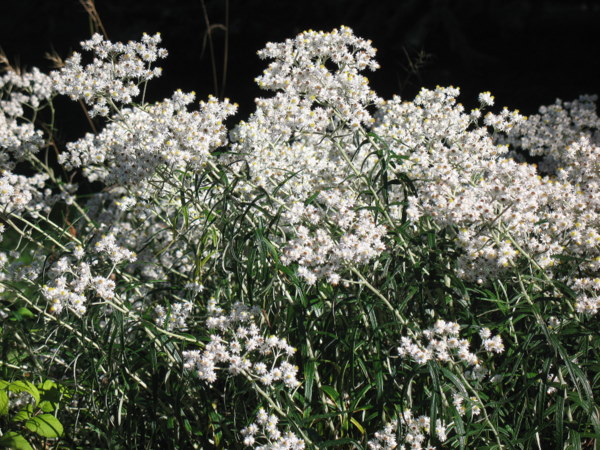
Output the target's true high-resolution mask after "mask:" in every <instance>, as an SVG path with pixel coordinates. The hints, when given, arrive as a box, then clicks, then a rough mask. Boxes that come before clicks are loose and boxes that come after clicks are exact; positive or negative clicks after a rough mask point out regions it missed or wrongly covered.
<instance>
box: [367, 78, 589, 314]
mask: <svg viewBox="0 0 600 450" xmlns="http://www.w3.org/2000/svg"><path fill="white" fill-rule="evenodd" d="M457 95H458V90H457V89H453V88H437V89H436V90H435V91H429V90H423V91H422V92H421V93H420V94H419V95H418V96H417V97H416V98H415V100H414V101H413V102H401V101H400V99H398V98H395V99H394V100H392V101H391V102H389V103H388V104H387V105H386V106H385V107H384V108H383V109H382V116H381V118H380V122H379V124H378V126H377V127H376V128H375V132H376V133H377V134H378V135H380V136H382V137H385V138H388V139H390V140H394V142H396V144H394V145H392V146H391V150H392V151H393V152H394V153H397V154H398V155H400V156H402V157H405V160H404V161H402V162H401V163H399V164H398V165H397V167H396V168H395V169H394V170H395V171H396V172H399V173H404V174H406V175H408V176H409V177H410V178H411V179H412V180H413V181H414V184H415V187H416V189H417V193H416V195H412V196H409V197H408V198H407V199H406V200H407V201H408V203H409V208H408V211H407V212H408V215H409V218H410V219H411V220H412V221H417V220H419V219H420V218H421V217H423V216H429V217H431V218H433V220H434V221H435V222H436V223H437V224H438V225H440V226H449V227H453V228H454V229H457V230H459V231H458V233H457V236H456V242H457V243H458V244H459V245H460V246H461V247H462V248H463V251H464V254H463V256H462V257H461V258H460V259H459V274H460V275H461V276H463V277H464V278H467V279H471V280H478V281H480V282H483V281H485V280H486V279H488V278H490V277H496V276H498V275H499V274H500V273H501V272H502V271H504V270H505V268H507V267H511V266H513V265H514V264H516V262H517V258H518V255H519V252H518V250H517V248H516V246H515V243H516V244H517V246H518V247H520V248H522V249H524V250H525V251H526V252H527V253H528V254H529V255H531V256H532V257H533V259H534V261H535V262H536V264H538V265H539V266H540V267H542V268H548V269H550V268H551V267H552V266H553V265H555V264H556V258H555V255H557V254H560V253H564V252H565V251H567V250H568V252H569V253H572V254H573V253H574V254H576V255H579V256H587V257H588V258H590V259H593V258H595V257H597V256H598V254H597V251H598V250H597V248H596V247H597V242H598V241H599V239H598V238H599V237H600V235H599V234H598V232H597V228H598V225H599V224H600V223H599V222H598V217H599V216H598V213H597V212H596V211H597V205H596V204H594V201H595V200H594V199H595V198H597V196H599V195H600V192H598V193H596V192H597V191H596V186H597V183H596V181H595V180H594V181H592V178H593V176H594V175H592V174H593V173H597V172H594V170H596V169H595V166H594V164H593V163H591V164H589V163H586V162H584V161H586V159H585V158H584V157H583V155H584V154H585V155H589V154H592V155H593V154H594V151H593V149H591V148H590V146H589V145H584V143H582V141H578V144H577V143H576V144H573V146H572V147H573V148H572V150H571V153H573V154H574V155H575V154H576V155H577V157H572V158H571V159H570V160H569V161H567V162H568V163H569V167H573V168H574V169H571V170H575V171H576V172H577V176H575V175H570V176H569V177H570V178H569V177H567V175H566V172H565V173H561V172H559V176H558V177H557V178H549V177H547V176H546V177H541V176H540V175H539V173H538V170H537V168H536V166H535V165H531V164H526V163H523V164H519V163H517V162H516V161H515V160H513V159H508V158H506V157H505V156H506V154H507V152H508V147H507V146H505V145H500V144H497V143H496V142H494V140H493V139H492V137H493V136H492V135H491V134H490V133H489V131H488V128H487V127H489V126H492V127H494V128H495V129H496V130H497V131H508V132H509V133H513V132H514V133H516V132H517V131H518V133H521V134H523V133H525V131H526V130H527V123H529V122H525V119H524V118H523V117H522V116H520V115H519V114H518V113H517V112H513V113H511V112H509V111H508V110H504V111H503V112H501V113H500V114H499V115H494V114H491V113H490V114H488V115H487V116H486V118H485V120H484V124H485V126H479V125H478V119H479V117H480V112H479V111H478V110H474V111H472V112H471V113H469V114H467V113H466V112H465V111H464V108H463V107H462V106H461V105H459V104H457V103H456V96H457ZM480 100H481V101H482V103H484V104H485V103H487V104H489V103H490V100H489V98H488V96H487V94H482V98H481V99H480ZM584 110H585V111H586V112H587V113H588V116H586V119H585V120H583V119H582V122H583V123H586V124H589V123H590V122H591V121H592V119H591V118H590V117H589V108H588V107H586V108H584ZM582 115H583V113H581V114H579V115H578V117H580V116H582ZM596 119H597V118H596ZM534 123H535V121H534ZM582 126H583V125H582ZM509 130H513V131H512V132H511V131H509ZM514 133H513V134H514ZM511 136H512V135H511ZM515 136H516V135H515ZM569 136H570V135H569ZM512 139H513V141H515V139H516V138H515V137H514V136H513V138H512ZM505 141H506V140H505ZM538 141H539V139H538ZM538 141H536V142H538ZM526 142H529V141H526ZM528 145H529V144H528ZM536 145H538V146H539V145H540V144H539V142H538V144H536ZM578 145H579V147H578ZM536 148H537V147H536ZM553 158H554V159H556V156H553ZM563 160H565V157H563ZM565 161H566V160H565ZM588 161H589V158H588ZM582 166H583V167H586V169H585V171H583V172H582V170H581V169H580V167H582ZM583 173H588V174H589V176H588V177H587V178H586V177H585V176H584V175H583ZM567 178H569V179H567ZM598 198H600V197H598ZM402 199H403V196H402V195H401V194H398V195H397V197H396V198H395V200H397V201H402ZM599 264H600V259H599V260H598V262H593V263H592V265H594V267H593V268H594V269H596V270H597V269H598V265H599ZM580 303H581V304H582V305H585V306H582V308H583V309H585V308H587V309H588V310H593V306H589V305H588V304H587V303H586V302H584V301H582V302H580Z"/></svg>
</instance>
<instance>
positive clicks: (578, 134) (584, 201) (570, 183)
mask: <svg viewBox="0 0 600 450" xmlns="http://www.w3.org/2000/svg"><path fill="white" fill-rule="evenodd" d="M596 100H597V97H595V96H581V97H580V98H579V99H578V100H575V101H572V102H562V101H560V100H557V101H556V103H555V104H554V105H550V106H543V107H541V108H540V110H539V114H536V115H533V116H531V117H530V118H529V119H528V120H527V121H526V122H525V123H522V124H520V125H519V126H517V127H515V128H514V129H513V130H512V131H511V132H510V133H508V135H507V137H506V139H505V140H506V142H508V143H510V144H511V145H513V146H515V147H516V148H518V149H520V150H522V151H525V152H527V153H529V154H530V155H531V156H535V157H541V158H542V161H541V163H540V170H541V171H542V172H546V173H548V174H549V175H551V176H552V180H553V181H554V185H555V186H557V187H558V189H559V191H558V192H556V194H555V196H554V197H552V200H553V201H552V202H551V203H550V206H551V210H550V211H549V212H548V213H547V215H546V216H547V220H548V230H547V231H546V236H544V237H545V238H546V240H548V241H551V242H554V243H557V244H560V245H561V252H562V253H563V254H566V255H574V256H576V257H577V258H578V259H579V261H581V262H579V263H578V273H579V274H578V276H574V277H570V278H567V279H564V280H563V281H565V282H566V283H567V284H568V285H569V286H571V287H572V288H574V289H575V290H576V291H578V292H579V297H578V299H577V301H576V304H575V307H576V310H577V312H579V313H585V314H589V315H593V314H597V313H598V310H600V279H599V278H598V277H597V274H598V270H599V269H600V248H599V247H598V244H599V243H600V233H599V231H598V230H599V229H600V181H599V180H598V173H600V172H599V171H600V118H599V117H598V115H597V113H596V106H595V101H596Z"/></svg>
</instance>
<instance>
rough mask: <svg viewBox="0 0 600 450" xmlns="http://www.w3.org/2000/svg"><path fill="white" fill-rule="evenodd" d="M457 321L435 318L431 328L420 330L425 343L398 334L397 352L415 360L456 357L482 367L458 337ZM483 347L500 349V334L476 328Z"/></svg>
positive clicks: (502, 346)
mask: <svg viewBox="0 0 600 450" xmlns="http://www.w3.org/2000/svg"><path fill="white" fill-rule="evenodd" d="M459 333H460V325H459V324H457V323H456V322H445V321H443V320H438V321H436V323H435V324H434V326H433V327H432V328H429V329H427V330H425V331H423V333H422V334H423V337H424V338H425V339H426V340H427V341H428V342H427V345H424V343H423V342H419V340H417V339H412V338H409V337H407V336H404V337H402V338H401V345H400V347H398V354H399V355H400V356H401V357H402V358H409V359H411V360H413V361H414V362H416V363H417V364H421V365H422V364H426V363H427V362H428V361H431V360H436V361H441V362H451V361H452V362H453V361H455V360H456V358H457V359H458V360H459V361H462V362H464V363H466V364H467V366H469V367H471V368H472V369H473V370H474V371H482V370H483V368H481V364H480V360H479V358H478V357H477V355H476V354H475V353H472V352H471V351H470V343H469V341H468V340H467V339H460V338H459ZM480 336H481V338H482V340H483V344H482V346H483V348H484V350H485V351H486V352H489V353H492V352H493V353H502V352H503V351H504V344H503V343H502V338H501V337H500V336H494V337H492V336H491V332H490V330H489V329H487V328H483V329H482V330H481V331H480Z"/></svg>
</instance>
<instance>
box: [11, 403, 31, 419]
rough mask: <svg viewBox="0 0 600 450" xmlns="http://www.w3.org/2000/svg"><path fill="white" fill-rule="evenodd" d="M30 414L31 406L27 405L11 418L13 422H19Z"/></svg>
mask: <svg viewBox="0 0 600 450" xmlns="http://www.w3.org/2000/svg"><path fill="white" fill-rule="evenodd" d="M31 416H33V406H32V405H27V406H25V407H24V408H23V409H21V410H20V411H19V412H18V413H16V414H15V415H14V416H12V418H11V420H12V421H13V422H21V421H23V420H27V419H29V418H30V417H31Z"/></svg>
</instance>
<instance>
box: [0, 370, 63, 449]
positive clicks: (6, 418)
mask: <svg viewBox="0 0 600 450" xmlns="http://www.w3.org/2000/svg"><path fill="white" fill-rule="evenodd" d="M23 394H27V395H26V396H23ZM69 397H70V395H69V394H68V392H67V391H66V390H65V388H63V387H61V386H59V385H58V384H56V383H55V382H54V381H51V380H45V381H44V382H42V383H40V384H39V385H37V386H36V385H34V384H33V383H31V382H30V381H27V380H16V381H12V382H9V381H5V380H0V427H1V429H2V430H3V431H5V430H7V429H8V430H10V431H6V432H4V434H3V435H2V436H0V447H3V448H4V447H6V448H14V449H17V450H28V449H33V447H32V445H31V443H35V445H38V444H40V443H41V442H42V441H45V440H46V439H55V438H60V437H62V436H63V434H64V429H63V425H62V424H61V422H60V420H59V419H58V418H57V417H56V413H57V412H58V407H59V403H60V401H61V399H63V398H69ZM15 398H18V399H19V400H17V404H16V406H15V407H13V405H12V404H11V399H13V401H14V399H15ZM51 413H54V414H51Z"/></svg>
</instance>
